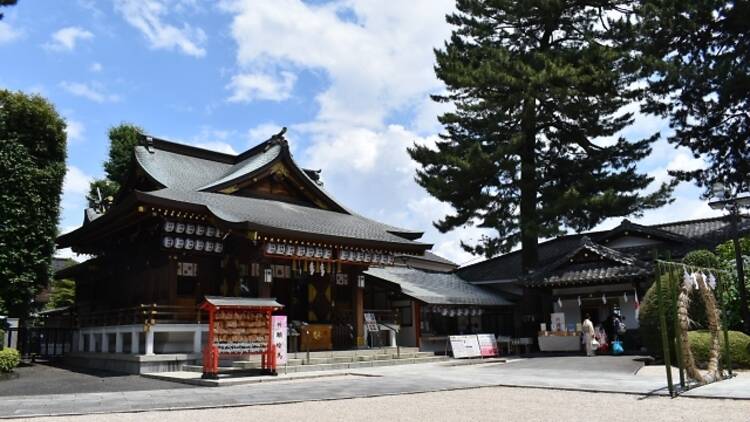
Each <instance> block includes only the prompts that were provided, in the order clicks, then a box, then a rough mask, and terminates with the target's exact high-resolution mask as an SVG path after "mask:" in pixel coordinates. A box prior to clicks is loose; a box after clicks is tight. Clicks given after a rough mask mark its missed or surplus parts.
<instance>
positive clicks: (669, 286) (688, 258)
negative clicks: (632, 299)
mask: <svg viewBox="0 0 750 422" xmlns="http://www.w3.org/2000/svg"><path fill="white" fill-rule="evenodd" d="M683 262H684V263H685V264H688V265H694V266H698V267H707V268H717V267H719V259H718V258H717V257H716V255H714V254H713V253H712V252H711V251H708V250H697V251H693V252H690V253H688V254H687V255H685V258H684V259H683ZM682 276H683V274H682V270H679V271H675V272H673V273H672V280H671V282H670V280H669V275H668V274H664V275H662V277H661V283H662V298H663V299H665V302H664V305H665V315H666V317H667V336H668V338H669V341H670V342H673V341H674V336H675V334H674V313H673V312H670V309H669V308H668V306H669V304H670V301H671V298H672V296H671V295H672V292H675V291H678V289H679V285H680V283H682ZM693 299H695V300H692V301H691V302H690V309H688V315H689V316H690V319H692V320H693V321H694V323H695V326H696V327H697V328H705V327H706V326H707V324H706V310H705V306H704V305H703V301H702V300H701V299H700V298H699V296H698V295H693ZM638 322H639V325H640V327H639V332H640V335H641V340H642V342H643V345H644V346H645V347H646V349H647V350H648V352H649V353H650V354H651V355H653V356H654V357H656V358H659V359H662V358H663V357H664V354H663V352H662V341H661V330H660V324H659V307H658V306H657V299H656V282H654V284H653V285H651V287H650V288H649V289H648V290H647V291H646V294H645V295H644V296H643V301H642V302H641V308H640V310H639V314H638ZM670 344H673V343H670Z"/></svg>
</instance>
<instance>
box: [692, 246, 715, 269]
mask: <svg viewBox="0 0 750 422" xmlns="http://www.w3.org/2000/svg"><path fill="white" fill-rule="evenodd" d="M682 262H684V263H685V264H687V265H692V266H695V267H702V268H714V269H719V268H721V260H720V259H719V257H717V256H716V254H714V253H713V252H711V251H709V250H706V249H699V250H696V251H691V252H688V254H687V255H685V257H684V258H683V259H682Z"/></svg>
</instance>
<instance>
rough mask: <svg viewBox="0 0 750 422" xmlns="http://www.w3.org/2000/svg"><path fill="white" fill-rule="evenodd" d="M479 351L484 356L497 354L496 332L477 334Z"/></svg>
mask: <svg viewBox="0 0 750 422" xmlns="http://www.w3.org/2000/svg"><path fill="white" fill-rule="evenodd" d="M477 342H478V343H479V353H480V354H481V355H482V357H488V356H497V355H498V351H497V339H495V335H494V334H477Z"/></svg>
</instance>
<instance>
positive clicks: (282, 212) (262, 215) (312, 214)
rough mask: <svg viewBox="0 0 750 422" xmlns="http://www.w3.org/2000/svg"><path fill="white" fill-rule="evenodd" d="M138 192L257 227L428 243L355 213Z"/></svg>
mask: <svg viewBox="0 0 750 422" xmlns="http://www.w3.org/2000/svg"><path fill="white" fill-rule="evenodd" d="M138 196H139V198H141V199H142V200H145V201H146V202H158V200H167V201H172V202H177V203H184V204H190V205H199V206H203V207H205V208H206V209H208V211H210V212H211V213H212V214H213V215H215V216H216V217H218V218H220V219H221V220H223V221H225V222H228V223H247V224H248V226H249V228H251V229H254V230H259V231H262V230H275V231H278V230H281V231H289V232H294V233H303V234H310V235H317V236H322V237H325V236H331V237H336V238H341V239H348V240H349V241H351V242H356V241H358V240H362V241H371V242H376V243H379V244H381V246H383V247H385V246H389V245H391V246H393V247H398V246H401V247H405V246H410V247H421V249H426V248H427V247H429V245H427V244H424V243H418V242H413V241H410V240H407V239H404V238H403V237H401V236H398V235H396V234H394V232H396V233H398V232H399V230H400V229H398V228H396V227H393V226H389V225H387V224H382V223H379V222H377V221H374V220H370V219H369V218H366V217H362V216H360V215H357V214H343V213H339V212H335V211H328V210H323V209H319V208H311V207H306V206H303V205H296V204H290V203H287V202H280V201H274V200H270V199H260V198H249V197H240V196H230V195H225V194H221V193H211V192H185V191H181V190H177V189H161V190H158V191H154V192H140V193H139V195H138Z"/></svg>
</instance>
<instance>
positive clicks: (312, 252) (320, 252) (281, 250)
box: [265, 242, 393, 265]
mask: <svg viewBox="0 0 750 422" xmlns="http://www.w3.org/2000/svg"><path fill="white" fill-rule="evenodd" d="M265 251H266V254H268V255H284V256H289V257H297V258H305V259H323V260H330V259H332V257H333V249H330V248H321V247H317V246H302V245H289V244H286V243H274V242H269V243H266V246H265ZM338 259H339V260H340V261H350V262H362V263H366V264H383V265H388V264H393V255H391V254H381V253H376V252H367V251H365V252H363V251H352V250H347V249H342V250H340V251H339V256H338Z"/></svg>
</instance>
